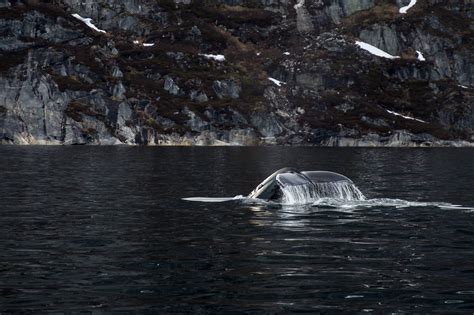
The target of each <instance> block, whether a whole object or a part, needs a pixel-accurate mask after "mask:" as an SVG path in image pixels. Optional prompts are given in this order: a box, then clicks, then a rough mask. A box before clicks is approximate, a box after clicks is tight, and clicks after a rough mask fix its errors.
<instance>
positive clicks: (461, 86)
mask: <svg viewBox="0 0 474 315" xmlns="http://www.w3.org/2000/svg"><path fill="white" fill-rule="evenodd" d="M458 86H459V87H460V88H463V89H468V87H467V86H465V85H462V84H458Z"/></svg>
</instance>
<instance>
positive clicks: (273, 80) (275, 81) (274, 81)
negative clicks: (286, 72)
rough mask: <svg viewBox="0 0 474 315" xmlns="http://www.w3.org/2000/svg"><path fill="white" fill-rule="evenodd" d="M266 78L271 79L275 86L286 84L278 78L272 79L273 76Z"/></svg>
mask: <svg viewBox="0 0 474 315" xmlns="http://www.w3.org/2000/svg"><path fill="white" fill-rule="evenodd" d="M268 80H270V81H272V82H273V83H275V84H276V85H277V86H281V85H282V84H286V83H285V82H283V81H280V80H277V79H274V78H268Z"/></svg>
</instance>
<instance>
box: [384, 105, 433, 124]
mask: <svg viewBox="0 0 474 315" xmlns="http://www.w3.org/2000/svg"><path fill="white" fill-rule="evenodd" d="M386 111H387V112H388V113H390V114H392V115H395V116H400V117H403V118H405V119H410V120H416V121H419V122H422V123H424V124H426V123H427V122H426V121H424V120H421V119H418V118H413V117H410V116H405V115H402V114H400V113H397V112H394V111H391V110H388V109H386Z"/></svg>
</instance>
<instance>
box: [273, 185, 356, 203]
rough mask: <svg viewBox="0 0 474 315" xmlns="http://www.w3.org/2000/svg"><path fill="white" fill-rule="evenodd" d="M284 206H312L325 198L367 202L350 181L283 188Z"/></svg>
mask: <svg viewBox="0 0 474 315" xmlns="http://www.w3.org/2000/svg"><path fill="white" fill-rule="evenodd" d="M281 190H282V192H283V198H282V204H285V205H302V204H312V203H314V202H317V201H318V200H321V199H323V198H331V199H335V200H344V201H354V200H365V196H364V194H363V193H362V192H361V191H360V190H359V189H358V188H357V187H356V186H355V185H354V183H352V182H350V181H338V182H328V183H318V184H312V183H308V184H303V185H292V186H284V187H281Z"/></svg>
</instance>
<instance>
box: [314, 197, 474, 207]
mask: <svg viewBox="0 0 474 315" xmlns="http://www.w3.org/2000/svg"><path fill="white" fill-rule="evenodd" d="M312 206H314V207H319V208H338V209H346V210H357V209H366V208H372V207H393V208H396V209H403V208H409V207H436V208H440V209H445V210H474V208H472V207H465V206H461V205H456V204H452V203H447V202H418V201H408V200H403V199H390V198H375V199H366V200H352V201H348V200H340V199H334V198H322V199H319V200H317V201H315V202H314V203H313V204H312Z"/></svg>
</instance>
